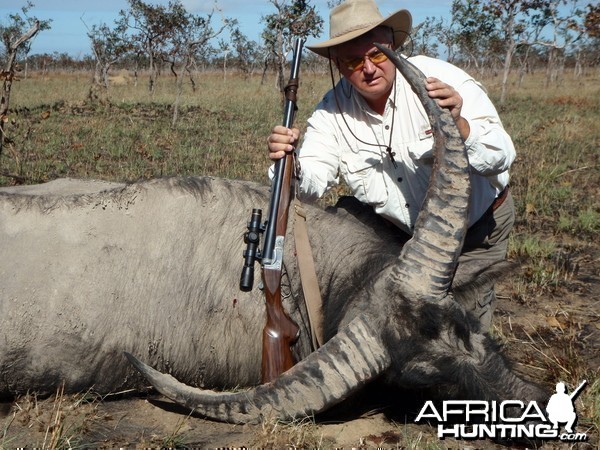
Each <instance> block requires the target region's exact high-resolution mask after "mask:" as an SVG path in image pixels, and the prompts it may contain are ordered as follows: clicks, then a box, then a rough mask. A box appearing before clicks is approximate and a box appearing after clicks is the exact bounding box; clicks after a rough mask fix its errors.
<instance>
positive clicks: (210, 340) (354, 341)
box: [0, 86, 544, 422]
mask: <svg viewBox="0 0 600 450" xmlns="http://www.w3.org/2000/svg"><path fill="white" fill-rule="evenodd" d="M416 89H418V86H417V87H416ZM426 108H427V109H429V110H430V111H429V113H430V115H431V117H432V118H433V119H434V120H433V121H434V122H435V123H434V124H433V125H434V129H435V132H436V149H435V153H436V158H437V160H436V164H435V167H434V170H433V173H432V183H431V186H430V189H429V193H428V195H427V199H426V202H425V205H424V207H423V211H422V213H421V215H420V216H419V220H418V222H417V225H416V229H415V233H414V237H413V239H412V240H411V241H409V243H408V244H407V245H405V246H404V247H402V248H401V246H400V244H399V242H398V240H397V239H394V237H393V234H392V233H390V231H389V230H388V229H386V228H385V227H379V228H373V227H374V225H372V224H370V225H365V224H363V223H362V222H361V221H360V220H357V219H355V218H354V217H353V216H351V215H348V214H345V213H344V212H343V211H336V210H334V211H333V212H323V211H321V210H318V209H315V208H309V217H310V228H309V232H310V238H311V242H312V245H313V247H314V249H315V252H316V255H315V259H316V264H317V271H318V278H319V282H320V286H321V288H322V292H323V296H324V298H325V304H324V311H323V315H324V325H325V337H326V340H327V343H326V345H325V346H324V347H322V348H321V349H320V350H319V351H317V352H314V353H311V352H310V342H309V341H310V339H309V332H308V328H307V327H308V325H307V323H306V319H305V318H306V314H305V310H304V308H303V306H302V301H301V294H300V289H299V281H298V278H297V276H296V272H297V271H296V267H295V260H294V257H293V249H292V248H291V244H290V243H289V239H288V242H287V243H286V246H287V248H286V251H285V256H286V260H285V267H286V269H287V270H286V274H285V276H284V285H285V292H286V294H288V295H286V296H285V307H286V308H287V310H288V311H289V313H290V315H291V317H292V318H293V319H294V320H295V321H296V322H297V323H298V324H299V326H300V329H301V337H300V340H299V342H298V343H297V344H296V346H295V348H294V351H295V352H296V355H297V358H298V359H299V360H301V361H300V363H299V364H297V365H296V366H295V367H294V368H292V369H291V370H290V371H288V372H286V373H285V374H283V375H282V376H281V377H280V378H278V379H277V380H275V381H274V382H272V383H269V384H266V385H263V386H259V387H256V388H253V389H250V390H249V391H241V392H237V393H231V394H230V393H215V392H207V391H201V390H198V389H194V388H190V387H187V386H185V385H183V384H180V383H179V382H176V381H175V380H174V378H172V377H171V376H169V375H163V374H160V373H159V372H157V371H154V370H152V369H150V368H149V367H148V366H145V365H143V364H141V363H140V362H139V361H137V360H135V359H134V358H133V357H131V356H130V360H131V361H132V362H134V363H135V364H136V367H137V368H138V369H139V370H141V371H142V372H143V373H144V374H145V375H146V376H147V377H148V378H149V379H150V380H151V381H152V383H153V384H154V385H155V386H156V387H157V388H158V389H159V390H160V391H161V392H163V393H164V394H166V395H167V396H169V397H171V398H174V399H175V400H176V401H178V402H180V403H182V404H185V405H187V406H189V407H192V408H194V409H196V410H197V411H198V412H200V413H203V414H205V415H207V416H208V417H212V418H215V419H218V420H226V421H232V422H247V421H255V420H260V419H261V418H262V417H264V416H266V415H275V416H278V417H281V418H291V417H297V416H303V415H305V414H310V413H314V412H318V411H322V410H325V409H327V408H328V407H330V406H331V405H333V404H335V403H337V402H338V401H340V400H342V399H344V398H346V397H347V396H348V395H349V394H350V393H352V392H354V391H356V390H357V389H359V388H360V387H361V386H363V385H364V384H366V383H368V382H369V381H370V380H372V379H373V378H375V377H379V376H382V378H383V379H384V380H385V381H387V382H390V383H394V384H397V385H400V386H407V387H415V386H416V387H424V386H431V385H440V384H447V385H450V386H453V387H454V388H455V389H458V391H460V392H461V394H463V395H466V396H469V397H472V398H480V399H500V398H521V399H535V400H538V399H540V398H543V395H544V394H543V392H542V391H541V390H539V389H538V388H537V387H536V386H535V385H533V384H530V383H528V382H526V381H523V380H521V379H520V378H518V377H517V376H515V375H514V374H513V373H512V372H511V371H510V369H509V368H508V366H507V364H506V362H505V360H504V359H503V358H502V356H501V355H500V354H499V353H498V352H497V351H496V349H495V345H494V343H493V342H492V341H491V339H490V338H489V337H488V336H485V335H482V334H480V333H478V332H477V327H476V326H475V325H473V324H472V322H471V321H470V320H469V317H468V315H467V313H466V312H465V310H464V308H463V307H462V306H461V303H462V301H464V299H465V298H467V297H469V295H474V294H475V295H476V294H477V289H478V287H481V284H482V280H485V279H488V280H489V281H490V282H492V281H493V277H491V276H490V275H489V274H488V275H486V274H485V273H483V274H481V275H480V277H479V280H477V283H474V284H473V287H472V289H471V288H470V287H469V285H468V284H467V285H463V286H461V287H460V289H458V290H457V291H456V294H453V293H452V292H451V291H450V290H449V288H450V285H451V282H452V279H453V274H454V271H455V268H456V259H457V256H458V254H459V251H460V246H461V243H462V240H463V237H464V232H465V226H466V225H465V224H466V210H467V203H468V195H469V194H468V174H467V172H468V164H467V161H466V156H465V153H464V148H463V147H464V146H463V145H462V143H461V142H460V139H458V138H457V137H456V135H455V133H456V130H455V128H452V120H451V119H448V115H447V114H445V113H444V112H443V111H440V110H439V109H435V105H434V104H429V103H428V104H426ZM442 127H443V128H442ZM266 204H267V192H266V190H265V188H262V187H260V186H257V185H254V184H251V183H244V182H238V181H226V180H218V179H210V178H186V179H162V180H154V181H149V182H145V183H136V184H131V185H119V184H108V183H101V182H78V181H74V180H58V181H55V182H52V183H48V184H46V185H40V186H32V187H22V188H5V189H1V190H0V246H1V248H2V250H3V254H2V256H3V258H2V260H1V262H0V342H1V343H2V345H1V346H0V395H3V396H8V395H15V394H19V393H23V392H26V391H32V390H34V391H38V392H42V393H49V392H52V391H54V390H55V389H56V388H57V387H58V386H59V385H61V384H62V383H64V384H65V388H66V390H68V391H78V390H83V389H88V388H94V389H95V390H97V391H99V392H109V391H116V390H121V389H123V388H126V387H135V386H140V385H142V384H143V381H142V380H141V378H140V377H139V376H138V375H136V374H134V371H133V369H132V368H131V366H129V365H128V364H127V360H126V359H125V357H124V356H123V353H122V352H123V351H126V352H128V353H130V354H133V355H136V356H137V357H139V358H141V359H143V360H144V361H145V362H147V363H148V364H150V365H152V366H154V367H156V368H157V369H158V370H159V371H162V372H168V373H169V374H171V375H172V376H173V377H175V378H177V379H178V380H180V381H181V382H183V383H186V384H189V385H196V386H201V387H205V388H227V387H233V386H248V385H254V384H256V383H257V382H258V380H259V368H260V341H261V338H260V336H261V331H262V326H263V324H264V306H263V298H262V293H261V292H260V291H259V290H258V289H254V290H253V291H252V292H250V293H243V292H240V291H239V288H238V282H239V274H240V269H241V262H242V257H241V255H242V248H243V242H242V238H241V235H242V232H243V227H244V225H245V221H246V220H247V217H248V213H249V211H250V210H251V208H254V207H257V206H261V205H263V206H265V205H266ZM494 272H495V269H494V268H492V269H491V270H490V272H489V273H490V274H493V273H494ZM454 295H457V296H459V295H460V296H461V298H458V297H457V298H455V297H454Z"/></svg>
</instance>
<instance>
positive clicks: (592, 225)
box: [0, 73, 600, 448]
mask: <svg viewBox="0 0 600 450" xmlns="http://www.w3.org/2000/svg"><path fill="white" fill-rule="evenodd" d="M90 80H91V74H61V75H59V76H58V75H52V76H49V77H47V78H41V77H36V76H34V77H32V78H29V79H26V80H22V81H20V82H18V83H15V84H13V95H12V97H11V112H10V116H9V119H8V122H7V123H6V132H7V143H6V144H5V147H4V150H3V153H2V155H0V186H2V185H12V184H16V183H36V182H43V181H48V180H51V179H54V178H57V177H85V178H98V179H105V180H117V181H124V180H125V181H126V180H137V179H142V178H152V177H161V176H184V175H212V176H219V177H226V178H238V179H247V180H253V181H258V182H261V183H267V176H266V172H267V168H268V166H269V165H270V161H269V160H268V158H267V155H266V137H267V135H268V134H269V132H270V130H271V128H272V127H273V126H274V125H276V124H279V123H281V121H282V100H281V97H280V94H279V93H278V91H277V90H276V89H275V88H274V83H273V81H272V80H271V79H269V80H268V81H267V83H266V84H264V85H261V84H260V77H258V76H257V77H254V78H250V79H247V80H245V79H243V78H239V77H235V76H230V77H228V78H227V79H223V77H222V75H221V74H200V75H198V76H197V79H196V82H197V89H196V90H195V91H193V90H192V89H191V86H190V85H189V83H187V84H186V86H185V92H184V95H183V97H182V99H181V103H180V112H179V121H178V122H177V124H176V125H175V126H172V125H171V122H172V114H173V111H172V106H171V105H172V103H173V101H174V99H175V83H174V80H173V79H171V78H169V77H167V76H164V77H162V78H160V79H159V81H158V84H157V90H156V92H155V93H154V95H152V96H151V95H150V94H149V93H148V92H147V89H146V79H145V78H140V80H139V81H138V84H137V85H135V84H134V83H133V80H131V79H130V83H129V84H128V85H118V86H117V85H115V86H113V87H111V89H110V90H109V92H108V100H109V101H108V102H105V103H94V104H92V103H90V102H89V101H87V100H86V99H87V94H88V91H89V84H90ZM484 82H485V85H486V86H487V87H488V90H489V92H490V96H491V98H492V100H493V101H495V102H497V98H498V95H499V85H498V79H497V78H496V79H489V80H484ZM329 83H330V82H329V79H328V76H327V75H326V74H321V75H315V74H306V75H303V78H302V84H301V87H300V90H299V111H298V113H297V124H298V125H299V126H300V128H303V127H304V124H305V121H306V118H307V117H308V116H309V114H310V112H311V111H312V109H313V108H314V106H315V105H316V104H317V102H318V101H319V100H320V98H321V97H322V95H323V94H324V93H325V91H326V90H327V89H328V88H329ZM542 85H543V75H542V74H540V75H535V76H531V77H528V78H526V83H525V84H524V85H523V86H522V87H520V88H519V89H517V88H513V89H512V90H511V93H510V97H509V100H508V101H507V103H506V105H505V106H504V107H503V108H501V109H499V112H500V116H501V118H502V121H503V123H504V126H505V128H506V129H507V131H508V132H509V134H510V135H511V136H512V138H513V140H514V142H515V145H516V148H517V153H518V156H517V160H516V161H515V164H514V165H513V167H512V169H511V189H512V192H513V196H514V198H515V204H516V207H517V223H516V225H515V230H514V232H513V233H512V236H511V241H510V247H509V258H510V259H512V260H516V261H517V262H519V264H520V266H521V267H522V268H523V270H522V271H521V272H522V273H521V274H520V275H518V277H519V280H518V283H517V284H518V286H519V288H518V290H519V291H520V295H521V296H523V297H524V298H528V299H530V300H531V299H535V298H538V297H539V296H540V295H542V294H544V293H548V292H552V291H553V290H555V289H557V288H560V287H561V286H562V287H563V288H564V289H569V282H570V281H571V280H573V278H574V276H575V275H576V272H577V270H579V269H580V263H581V266H583V264H586V263H588V262H589V261H590V260H591V259H590V258H593V254H594V253H593V251H592V252H589V254H588V253H586V252H588V250H586V249H589V248H590V247H593V246H596V247H594V248H595V249H597V242H598V240H599V233H600V196H598V187H599V186H600V170H599V159H600V152H599V149H600V127H599V126H598V123H600V95H599V94H600V73H592V74H590V75H588V76H587V77H586V78H585V79H583V80H575V79H568V78H567V79H565V80H564V82H563V84H562V85H561V86H560V88H559V89H558V90H554V89H551V90H547V89H540V86H542ZM334 197H335V195H333V198H334ZM330 198H331V197H330ZM582 255H583V256H585V257H587V258H588V259H585V258H584V257H583V256H582ZM596 258H597V256H596ZM588 314H589V316H590V317H592V316H593V315H592V313H591V312H589V313H588ZM593 317H597V314H596V315H595V316H593ZM590 320H592V319H590ZM592 321H593V320H592ZM593 325H594V324H593V323H592V324H591V326H593ZM576 329H578V328H577V327H575V325H573V326H572V327H570V328H566V329H565V330H566V331H565V332H564V336H562V335H559V336H558V337H556V336H554V335H552V336H550V337H552V338H553V339H555V340H559V338H560V339H562V341H560V342H559V344H560V345H559V347H560V348H562V349H563V353H564V355H566V356H564V358H563V357H562V356H561V358H560V361H559V360H558V359H556V357H553V356H552V357H548V358H546V359H548V361H550V362H549V365H550V366H552V365H554V366H556V367H565V368H567V369H568V371H566V370H565V371H563V372H558V373H556V374H553V376H552V378H553V379H566V378H568V379H573V380H575V379H579V378H578V377H577V376H574V375H573V374H576V375H580V376H585V377H588V379H590V381H591V384H592V386H593V388H592V387H590V388H589V392H586V394H585V395H586V397H585V398H588V399H591V400H590V402H591V403H593V404H591V405H586V410H588V411H590V410H591V411H595V412H594V413H593V414H588V416H589V417H591V423H592V424H593V426H594V427H596V428H595V429H596V430H597V429H598V427H600V425H599V423H598V412H597V411H598V401H599V400H598V386H599V384H598V379H597V374H595V373H588V372H585V373H580V372H577V371H578V370H579V371H581V370H583V368H584V367H585V364H584V361H581V358H580V357H578V347H576V345H575V344H577V345H579V342H580V337H579V335H577V336H576V335H573V334H572V333H574V332H575V331H573V330H576ZM542 332H543V330H542ZM554 334H556V332H555V333H554ZM561 336H562V337H561ZM545 339H546V340H548V336H546V337H545ZM542 342H543V341H542ZM557 345H558V344H557ZM540 348H541V350H540V351H538V352H537V353H538V354H539V353H543V352H548V351H547V350H546V349H545V347H543V346H542V347H540ZM548 354H550V353H548ZM561 355H562V354H561ZM556 361H559V362H560V364H559V365H556V364H554V363H555V362H556ZM550 363H551V364H550ZM561 370H562V369H561ZM594 377H596V378H594ZM594 379H595V381H592V380H594ZM265 426H266V428H265V429H264V430H263V436H262V439H263V441H262V442H263V443H268V444H272V443H275V442H276V443H282V442H284V441H285V443H295V442H301V441H303V442H310V443H311V444H314V446H315V448H316V447H321V446H324V447H327V445H324V444H325V443H323V442H321V440H320V436H319V435H318V434H313V430H312V429H311V428H310V427H304V426H298V427H295V428H294V427H292V428H286V429H283V428H281V427H275V426H274V425H273V426H272V427H271V428H269V427H268V425H265ZM63 431H64V430H63ZM179 431H180V430H179V429H178V430H175V431H174V432H173V434H172V435H169V436H167V437H165V441H164V442H162V444H163V445H165V446H167V445H168V446H171V445H174V446H176V445H178V444H179V443H180V442H181V440H182V439H184V437H183V436H182V435H181V433H179ZM406 433H409V434H410V433H413V430H412V429H407V431H406ZM420 433H421V432H420V431H415V432H414V433H413V434H410V435H408V434H407V435H406V436H403V439H404V442H405V443H406V447H407V448H422V447H425V446H427V447H429V448H438V447H437V444H436V443H435V442H434V441H432V440H429V439H428V437H427V436H423V435H421V434H420ZM69 434H70V433H68V434H67V435H69ZM403 434H404V433H403ZM64 435H65V433H61V434H57V437H60V436H64ZM7 439H8V438H7ZM2 442H4V443H5V444H6V445H9V443H10V441H0V444H2ZM413 443H414V444H413ZM1 446H2V445H0V447H1Z"/></svg>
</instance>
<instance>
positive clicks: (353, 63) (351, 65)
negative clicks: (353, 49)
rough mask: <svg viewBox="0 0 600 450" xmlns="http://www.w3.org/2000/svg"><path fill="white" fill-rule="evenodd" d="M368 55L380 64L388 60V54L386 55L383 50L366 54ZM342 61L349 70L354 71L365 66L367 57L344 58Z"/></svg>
mask: <svg viewBox="0 0 600 450" xmlns="http://www.w3.org/2000/svg"><path fill="white" fill-rule="evenodd" d="M366 57H367V58H369V59H370V60H371V62H372V63H373V64H380V63H382V62H384V61H386V60H387V56H385V53H383V52H381V51H379V52H375V53H372V54H370V55H366ZM342 62H343V63H344V65H345V66H346V67H347V68H348V70H351V71H352V72H354V71H356V70H360V69H362V68H363V66H364V65H365V57H362V58H352V59H343V60H342Z"/></svg>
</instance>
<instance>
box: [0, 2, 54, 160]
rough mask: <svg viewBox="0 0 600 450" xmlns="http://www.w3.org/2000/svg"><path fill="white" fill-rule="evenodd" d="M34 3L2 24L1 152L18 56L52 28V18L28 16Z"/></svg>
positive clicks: (25, 52)
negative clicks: (36, 38)
mask: <svg viewBox="0 0 600 450" xmlns="http://www.w3.org/2000/svg"><path fill="white" fill-rule="evenodd" d="M33 7H34V4H33V3H31V2H30V1H28V2H27V4H26V5H25V6H23V7H22V8H21V13H16V14H10V15H9V16H8V22H7V23H6V24H0V34H1V35H2V45H3V46H4V52H5V54H6V64H5V66H4V70H2V72H0V78H1V79H2V81H3V83H2V97H1V98H0V154H2V149H3V146H4V139H5V137H6V134H5V123H6V122H7V120H8V107H9V104H10V91H11V89H12V82H13V81H14V80H16V77H15V75H16V72H17V57H18V56H27V54H28V53H29V50H30V49H31V39H32V38H33V37H34V36H35V35H36V34H37V33H38V32H39V31H41V30H47V29H49V28H50V23H51V21H50V20H39V19H37V18H36V17H28V15H27V13H28V12H29V10H30V9H31V8H33Z"/></svg>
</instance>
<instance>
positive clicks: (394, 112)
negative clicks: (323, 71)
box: [329, 58, 398, 169]
mask: <svg viewBox="0 0 600 450" xmlns="http://www.w3.org/2000/svg"><path fill="white" fill-rule="evenodd" d="M329 74H330V75H331V84H332V86H333V97H334V98H335V104H336V106H337V109H338V111H339V112H340V116H342V120H343V121H344V124H345V125H346V128H348V131H349V132H350V134H351V135H352V137H353V138H354V139H356V140H357V141H358V142H360V143H361V144H365V145H369V146H371V147H379V148H382V147H385V151H386V152H387V154H388V156H389V157H390V161H392V164H393V165H394V169H397V168H398V164H396V160H395V159H394V156H396V153H395V152H394V151H392V136H393V135H394V122H395V120H394V118H395V116H396V80H395V79H394V87H393V90H394V100H393V101H394V106H393V109H392V126H391V127H390V138H389V141H388V144H387V145H385V144H378V143H377V144H374V143H372V142H366V141H364V140H362V139H361V138H359V137H358V136H357V135H356V134H354V132H353V131H352V128H350V125H348V122H347V121H346V117H345V116H344V111H342V108H340V102H339V100H338V96H337V89H336V85H335V79H334V78H333V66H332V65H331V58H329ZM340 84H341V80H340ZM340 88H341V86H340ZM350 89H351V90H350V93H349V94H348V96H347V97H348V98H350V95H352V89H353V87H352V85H351V86H350Z"/></svg>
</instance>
